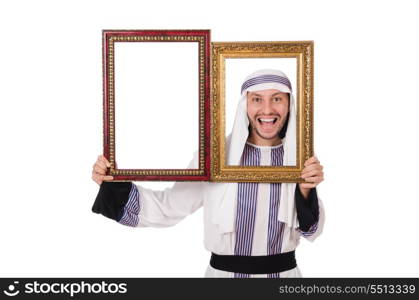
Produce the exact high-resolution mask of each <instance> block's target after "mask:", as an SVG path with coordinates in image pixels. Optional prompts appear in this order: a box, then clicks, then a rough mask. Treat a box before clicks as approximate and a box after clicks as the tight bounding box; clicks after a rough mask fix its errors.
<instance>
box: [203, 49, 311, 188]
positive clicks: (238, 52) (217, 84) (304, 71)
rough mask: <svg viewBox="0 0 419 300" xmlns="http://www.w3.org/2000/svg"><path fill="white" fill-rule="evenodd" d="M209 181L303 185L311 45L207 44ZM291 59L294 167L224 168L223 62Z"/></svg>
mask: <svg viewBox="0 0 419 300" xmlns="http://www.w3.org/2000/svg"><path fill="white" fill-rule="evenodd" d="M211 46H212V49H211V52H212V53H211V57H212V62H211V77H212V83H211V92H212V100H213V103H212V111H211V115H212V123H211V130H212V132H211V136H212V141H211V162H212V164H211V180H212V181H216V182H304V180H303V179H302V178H301V177H300V174H301V171H302V169H303V168H304V162H305V161H306V160H307V159H308V158H309V157H311V156H312V155H313V47H314V43H313V41H286V42H213V43H211ZM237 58H239V59H240V58H246V59H247V58H295V60H296V72H295V74H296V78H295V82H296V89H295V92H294V93H295V96H296V97H295V99H296V109H297V124H296V130H297V132H296V145H297V149H296V150H297V151H296V153H297V155H296V166H278V167H272V166H258V167H248V166H229V165H227V164H226V146H225V144H226V134H225V128H226V124H225V120H226V115H225V105H226V94H225V91H226V86H225V84H226V81H225V78H226V60H227V59H237ZM244 75H246V74H244Z"/></svg>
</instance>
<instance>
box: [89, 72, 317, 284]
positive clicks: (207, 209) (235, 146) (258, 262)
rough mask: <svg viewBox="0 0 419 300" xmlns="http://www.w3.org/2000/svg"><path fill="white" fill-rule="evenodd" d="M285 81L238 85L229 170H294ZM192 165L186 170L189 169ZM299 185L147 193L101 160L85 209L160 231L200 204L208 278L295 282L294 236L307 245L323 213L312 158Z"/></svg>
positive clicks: (260, 79) (188, 185) (269, 76)
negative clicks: (288, 167) (108, 171)
mask: <svg viewBox="0 0 419 300" xmlns="http://www.w3.org/2000/svg"><path fill="white" fill-rule="evenodd" d="M294 106H295V103H294V97H293V95H292V87H291V84H290V82H289V80H288V78H287V77H286V75H285V74H284V73H282V72H280V71H277V70H260V71H257V72H254V73H252V74H251V75H249V76H248V77H247V78H246V80H245V81H244V83H243V85H242V98H241V100H240V101H239V104H238V108H237V113H236V118H235V122H234V126H233V130H232V133H231V135H230V136H229V138H228V139H227V147H226V148H227V149H226V153H227V161H228V164H229V165H243V166H259V165H261V166H262V165H272V166H281V165H295V152H296V148H295V145H296V144H295V140H296V137H295V136H296V130H295V129H296V113H295V108H294ZM194 161H197V160H192V163H191V165H190V166H189V167H190V168H196V166H194V163H193V162H194ZM304 166H305V167H304V169H303V171H302V174H301V177H302V178H304V179H305V183H300V184H298V185H297V184H295V183H282V184H281V183H247V182H245V183H212V182H177V183H175V185H174V186H173V187H172V188H171V189H166V190H164V191H158V192H156V191H151V190H148V189H145V188H143V187H141V186H139V185H135V184H133V183H129V182H128V183H127V182H121V183H116V182H103V183H102V181H112V179H113V178H112V176H106V175H105V172H106V168H107V167H109V162H108V161H107V160H106V159H105V158H104V157H103V156H100V157H99V158H98V160H97V162H96V163H95V165H94V166H93V176H92V178H93V180H94V181H96V182H97V183H98V184H99V185H100V190H99V194H98V196H97V198H96V201H95V203H94V205H93V208H92V210H93V211H94V212H96V213H101V214H103V215H105V216H107V217H109V218H112V219H114V220H116V221H118V222H119V223H121V224H124V225H128V226H134V227H146V226H154V227H165V226H171V225H174V224H176V223H178V222H179V221H181V220H182V219H183V218H184V217H186V216H187V215H189V214H191V213H193V212H194V211H195V210H197V209H198V208H200V207H201V206H203V207H204V234H205V239H204V244H205V247H206V249H207V250H209V251H211V252H212V256H211V260H210V265H209V266H208V268H207V271H206V276H207V277H300V276H301V273H300V271H299V269H298V267H297V265H296V261H295V255H294V250H295V248H296V246H297V245H298V243H299V239H300V236H303V237H305V238H307V239H309V240H314V239H315V238H316V237H317V236H318V235H319V234H320V233H321V231H322V228H323V223H324V211H323V207H322V204H321V201H320V199H318V198H317V194H316V189H315V187H316V186H317V185H318V184H319V183H320V182H321V181H323V171H322V169H323V167H322V166H321V165H320V162H319V161H318V159H317V158H316V157H311V158H310V159H308V160H307V161H306V162H305V164H304Z"/></svg>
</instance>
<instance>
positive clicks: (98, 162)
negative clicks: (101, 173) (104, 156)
mask: <svg viewBox="0 0 419 300" xmlns="http://www.w3.org/2000/svg"><path fill="white" fill-rule="evenodd" d="M95 166H99V167H100V168H102V169H104V170H106V169H107V167H106V165H105V163H104V162H103V161H100V160H98V161H97V162H96V163H95Z"/></svg>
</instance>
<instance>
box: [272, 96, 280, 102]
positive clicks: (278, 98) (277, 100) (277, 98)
mask: <svg viewBox="0 0 419 300" xmlns="http://www.w3.org/2000/svg"><path fill="white" fill-rule="evenodd" d="M281 100H282V99H281V98H280V97H275V98H273V99H272V101H273V102H280V101H281Z"/></svg>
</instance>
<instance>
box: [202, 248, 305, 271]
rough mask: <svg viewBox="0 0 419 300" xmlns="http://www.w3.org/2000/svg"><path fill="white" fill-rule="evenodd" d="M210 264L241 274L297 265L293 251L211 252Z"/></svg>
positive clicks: (285, 268)
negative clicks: (260, 253) (226, 253)
mask: <svg viewBox="0 0 419 300" xmlns="http://www.w3.org/2000/svg"><path fill="white" fill-rule="evenodd" d="M210 265H211V266H212V267H213V268H215V269H217V270H222V271H227V272H234V273H243V274H271V273H280V272H284V271H288V270H291V269H294V268H295V267H296V266H297V261H296V260H295V251H290V252H285V253H280V254H275V255H266V256H244V255H218V254H215V253H212V254H211V260H210Z"/></svg>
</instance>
